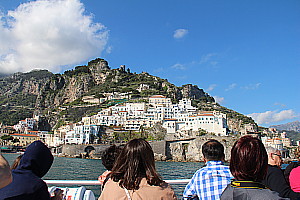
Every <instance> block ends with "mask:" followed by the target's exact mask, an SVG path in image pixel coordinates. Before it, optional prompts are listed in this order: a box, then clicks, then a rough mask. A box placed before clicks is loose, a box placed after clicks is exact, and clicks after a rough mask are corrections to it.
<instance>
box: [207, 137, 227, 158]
mask: <svg viewBox="0 0 300 200" xmlns="http://www.w3.org/2000/svg"><path fill="white" fill-rule="evenodd" d="M202 153H203V155H204V158H206V159H208V160H216V161H218V160H223V159H224V158H225V154H224V146H223V145H222V144H221V143H220V142H219V141H218V140H213V139H210V140H209V141H207V142H205V143H204V144H203V145H202Z"/></svg>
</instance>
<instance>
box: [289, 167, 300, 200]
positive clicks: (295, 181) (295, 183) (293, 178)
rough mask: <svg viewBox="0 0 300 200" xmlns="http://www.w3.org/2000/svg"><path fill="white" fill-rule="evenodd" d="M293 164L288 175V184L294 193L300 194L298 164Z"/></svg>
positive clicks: (299, 169)
mask: <svg viewBox="0 0 300 200" xmlns="http://www.w3.org/2000/svg"><path fill="white" fill-rule="evenodd" d="M295 163H296V164H295V165H294V168H293V169H292V170H291V173H290V175H289V182H290V186H291V188H292V190H293V191H294V192H300V162H295ZM299 199H300V198H299Z"/></svg>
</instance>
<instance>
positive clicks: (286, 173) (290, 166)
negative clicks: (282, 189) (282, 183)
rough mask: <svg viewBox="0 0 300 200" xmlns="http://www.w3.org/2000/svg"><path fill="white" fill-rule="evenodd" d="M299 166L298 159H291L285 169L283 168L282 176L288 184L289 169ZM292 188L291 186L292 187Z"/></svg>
mask: <svg viewBox="0 0 300 200" xmlns="http://www.w3.org/2000/svg"><path fill="white" fill-rule="evenodd" d="M299 166H300V161H292V162H291V163H290V164H289V165H288V166H287V167H286V168H285V169H284V178H285V180H286V182H287V183H288V184H289V185H290V174H291V171H292V170H293V169H294V168H296V167H299ZM292 189H293V188H292Z"/></svg>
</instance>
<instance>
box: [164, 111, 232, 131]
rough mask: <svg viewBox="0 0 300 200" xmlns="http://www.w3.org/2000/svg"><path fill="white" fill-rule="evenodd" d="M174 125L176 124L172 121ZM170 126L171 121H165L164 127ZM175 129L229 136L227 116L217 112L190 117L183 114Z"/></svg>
mask: <svg viewBox="0 0 300 200" xmlns="http://www.w3.org/2000/svg"><path fill="white" fill-rule="evenodd" d="M172 123H174V122H173V121H172ZM168 126H170V121H169V120H164V121H163V127H168ZM174 127H175V128H176V131H177V130H181V131H190V130H191V131H199V129H204V130H206V131H207V132H209V133H215V134H217V135H220V136H226V135H227V122H226V115H225V114H222V113H219V112H215V111H214V112H211V113H203V114H198V115H190V116H189V115H187V114H182V115H181V117H179V118H178V119H177V120H176V125H175V126H174ZM170 130H171V129H170ZM172 131H174V130H172Z"/></svg>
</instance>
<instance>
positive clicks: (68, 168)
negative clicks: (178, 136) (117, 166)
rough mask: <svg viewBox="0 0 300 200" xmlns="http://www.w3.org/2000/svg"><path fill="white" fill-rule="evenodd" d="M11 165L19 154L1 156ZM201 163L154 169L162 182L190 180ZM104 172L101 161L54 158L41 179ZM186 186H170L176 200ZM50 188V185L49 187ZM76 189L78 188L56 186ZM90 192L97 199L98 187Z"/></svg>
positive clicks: (159, 165)
mask: <svg viewBox="0 0 300 200" xmlns="http://www.w3.org/2000/svg"><path fill="white" fill-rule="evenodd" d="M2 155H3V156H4V157H5V158H6V159H7V161H8V162H9V163H10V164H12V163H13V161H14V159H15V158H16V157H17V156H19V154H16V153H15V154H2ZM203 164H204V163H202V162H156V169H157V171H158V172H159V174H160V175H161V176H162V178H163V179H164V180H171V179H190V178H192V176H193V174H194V173H195V172H196V171H197V170H198V169H199V168H201V167H202V166H203ZM104 171H105V168H104V167H103V165H102V163H101V160H91V159H81V158H65V157H55V158H54V163H53V165H52V167H51V169H50V171H49V172H48V173H47V174H46V175H45V176H44V177H43V179H44V180H97V179H98V177H99V176H100V175H101V174H102V173H103V172H104ZM185 185H186V184H174V185H171V186H172V188H173V189H174V191H175V193H176V195H177V197H178V199H181V198H182V193H183V190H184V188H185ZM49 186H50V185H49ZM58 187H78V186H61V185H60V186H58ZM85 187H86V188H87V189H89V190H92V191H93V192H94V194H95V196H96V198H98V197H99V196H100V186H85Z"/></svg>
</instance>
